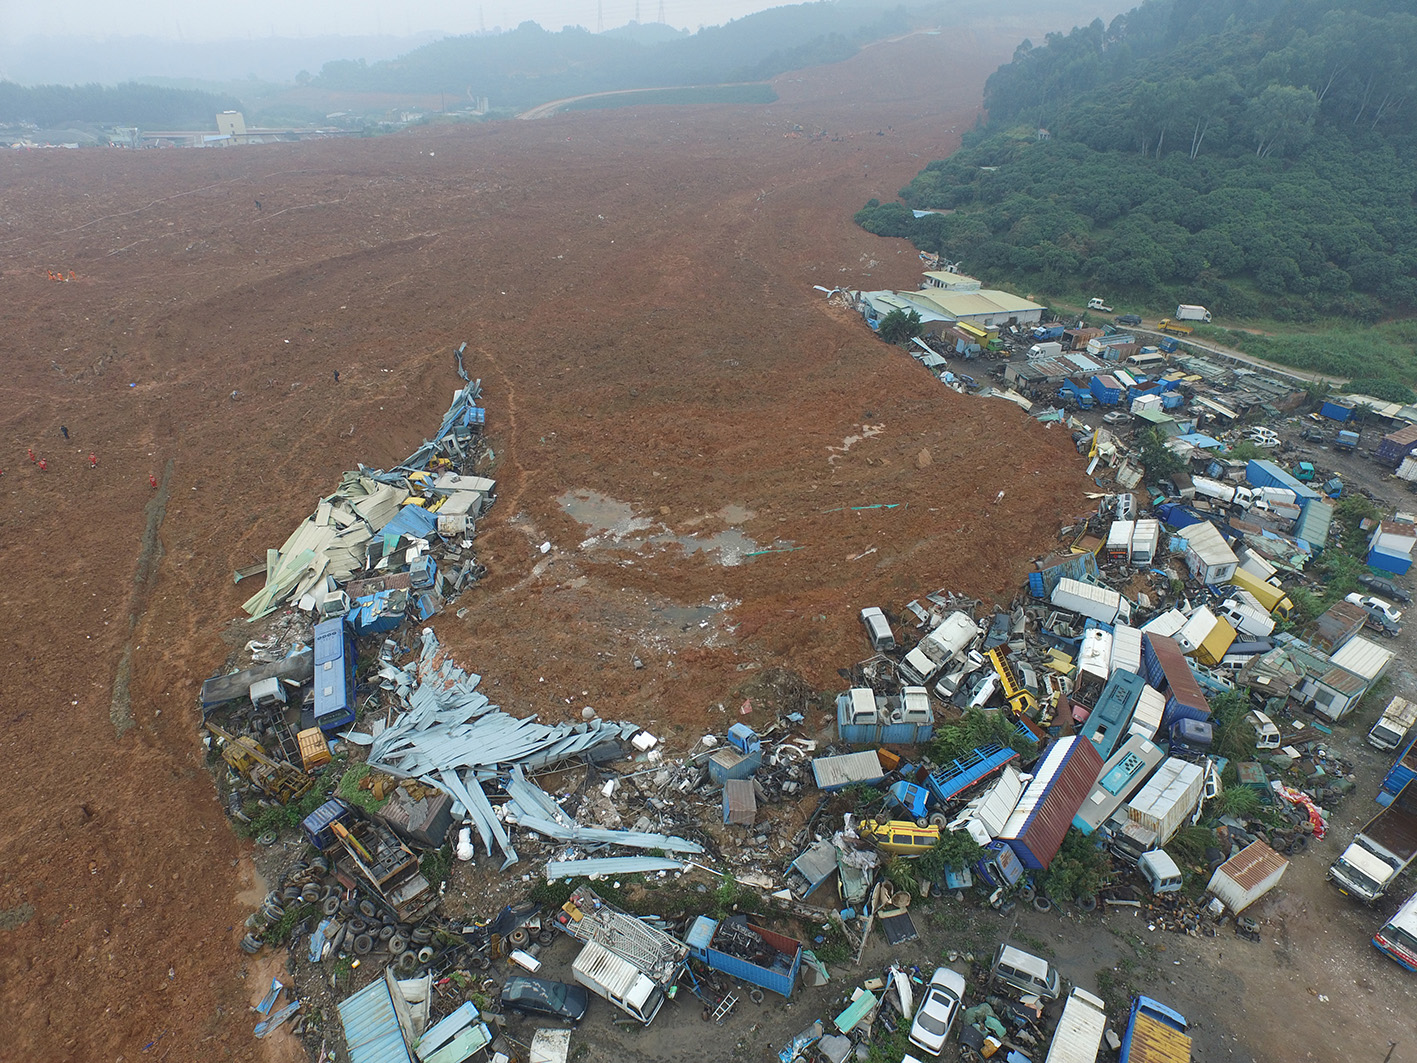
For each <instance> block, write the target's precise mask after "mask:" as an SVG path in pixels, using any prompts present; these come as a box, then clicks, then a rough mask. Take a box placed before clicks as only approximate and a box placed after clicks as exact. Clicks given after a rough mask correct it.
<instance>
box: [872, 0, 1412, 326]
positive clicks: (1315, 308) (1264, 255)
mask: <svg viewBox="0 0 1417 1063" xmlns="http://www.w3.org/2000/svg"><path fill="white" fill-rule="evenodd" d="M985 103H986V106H987V108H988V113H989V120H988V122H987V123H986V124H984V125H982V126H981V128H980V129H978V130H976V131H975V132H973V133H971V134H970V135H969V137H967V138H966V142H965V147H964V148H963V149H962V150H961V151H959V152H957V153H956V154H955V155H953V156H951V157H950V158H948V159H945V160H942V161H938V162H932V163H930V164H929V165H928V166H927V167H926V168H925V170H924V171H923V172H921V173H920V174H919V175H918V176H917V177H916V178H915V179H914V180H913V181H912V182H911V183H910V185H908V186H907V187H906V188H905V189H903V190H902V191H901V198H902V199H903V200H904V203H905V206H902V205H900V204H883V205H882V204H874V201H873V204H874V205H872V204H868V206H867V207H866V208H865V209H863V210H862V211H861V212H860V213H859V214H858V215H857V220H858V222H860V224H862V225H863V226H865V227H866V228H868V229H870V230H871V231H872V232H877V233H880V234H883V235H891V236H908V237H910V238H911V239H913V240H914V241H915V243H916V244H917V245H918V246H919V247H921V248H922V249H925V250H930V251H936V252H940V253H942V254H944V255H946V256H948V257H949V258H951V259H962V260H963V262H964V266H965V268H966V269H968V270H970V271H972V272H976V273H983V274H985V275H990V274H992V275H994V276H999V277H1004V276H1008V277H1013V278H1016V279H1020V280H1023V279H1027V280H1028V281H1029V282H1030V283H1032V284H1033V285H1035V286H1036V287H1037V288H1039V289H1041V290H1050V289H1051V290H1071V289H1074V288H1077V287H1080V286H1082V285H1085V284H1090V285H1097V286H1100V287H1102V288H1105V289H1106V290H1107V291H1109V292H1112V293H1114V294H1116V295H1117V296H1118V297H1121V296H1122V295H1128V296H1131V297H1134V298H1137V299H1143V300H1146V301H1148V302H1149V303H1151V304H1152V305H1155V306H1157V307H1162V306H1165V305H1166V304H1167V303H1168V302H1170V303H1174V302H1188V303H1203V304H1205V305H1206V306H1208V307H1209V308H1210V309H1211V310H1212V311H1213V312H1216V313H1223V314H1226V315H1228V316H1231V317H1244V316H1248V315H1254V314H1264V315H1266V316H1269V317H1274V318H1277V319H1280V320H1285V319H1289V320H1308V319H1311V318H1313V317H1315V316H1316V315H1320V314H1338V315H1345V316H1349V317H1356V318H1360V319H1368V320H1372V319H1375V318H1376V317H1378V316H1379V315H1380V314H1381V313H1382V312H1383V311H1384V310H1392V309H1400V308H1410V307H1412V306H1414V305H1417V213H1415V212H1414V211H1413V209H1412V206H1413V199H1414V194H1417V167H1414V165H1413V164H1414V162H1417V13H1414V11H1413V9H1412V6H1411V4H1410V3H1406V2H1402V0H1147V2H1146V3H1144V4H1142V5H1141V6H1140V7H1138V8H1136V9H1134V10H1133V11H1130V12H1128V13H1126V14H1124V15H1119V16H1118V17H1117V18H1115V19H1114V20H1113V21H1112V23H1111V24H1110V25H1107V26H1104V25H1103V23H1102V22H1101V21H1095V22H1093V23H1092V24H1091V25H1089V26H1085V27H1081V28H1078V29H1075V30H1073V31H1072V33H1070V34H1066V35H1065V34H1050V35H1049V37H1048V39H1047V41H1046V42H1045V44H1043V45H1042V46H1039V47H1034V46H1033V45H1032V44H1031V43H1030V42H1028V41H1025V42H1024V43H1023V44H1021V45H1020V46H1019V47H1018V49H1017V50H1016V51H1015V54H1014V59H1013V62H1011V63H1009V64H1007V65H1005V66H1003V67H1001V68H1000V69H999V70H998V71H996V72H995V73H994V74H993V75H992V76H991V77H990V79H989V82H988V86H987V88H986V92H985ZM1044 131H1046V133H1045V132H1044ZM907 207H908V208H915V209H917V210H930V211H937V212H942V213H930V214H926V215H925V216H923V217H920V218H916V217H914V216H913V215H912V213H911V211H910V210H908V209H906V208H907Z"/></svg>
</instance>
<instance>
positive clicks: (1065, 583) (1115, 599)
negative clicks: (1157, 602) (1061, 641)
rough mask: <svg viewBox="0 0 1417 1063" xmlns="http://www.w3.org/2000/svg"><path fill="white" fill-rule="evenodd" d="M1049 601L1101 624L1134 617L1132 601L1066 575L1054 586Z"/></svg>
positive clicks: (1125, 620) (1104, 588)
mask: <svg viewBox="0 0 1417 1063" xmlns="http://www.w3.org/2000/svg"><path fill="white" fill-rule="evenodd" d="M1049 601H1050V602H1051V603H1052V604H1053V605H1055V606H1057V607H1058V608H1059V609H1066V610H1068V611H1069V612H1072V613H1078V614H1079V615H1081V616H1090V617H1092V619H1094V620H1096V621H1097V622H1098V623H1101V624H1115V623H1116V622H1117V621H1119V620H1120V621H1122V622H1123V623H1126V622H1127V621H1129V620H1131V618H1132V603H1131V602H1129V601H1127V599H1125V598H1123V597H1122V596H1121V595H1120V594H1118V593H1117V592H1116V591H1114V590H1109V589H1108V588H1106V587H1099V586H1097V585H1096V584H1093V583H1083V582H1082V581H1081V580H1075V579H1069V578H1068V577H1067V576H1064V577H1063V578H1062V579H1060V580H1059V581H1058V585H1057V586H1056V587H1054V588H1053V596H1052V597H1051V598H1050V599H1049Z"/></svg>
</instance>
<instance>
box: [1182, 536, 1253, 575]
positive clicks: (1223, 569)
mask: <svg viewBox="0 0 1417 1063" xmlns="http://www.w3.org/2000/svg"><path fill="white" fill-rule="evenodd" d="M1182 534H1183V535H1184V536H1185V539H1186V565H1187V566H1188V567H1189V568H1190V570H1191V575H1192V576H1194V577H1195V578H1196V579H1198V580H1201V581H1202V582H1204V583H1228V582H1229V581H1230V577H1231V576H1233V575H1234V574H1235V568H1236V566H1238V565H1239V563H1240V559H1239V558H1237V557H1236V556H1235V551H1234V550H1231V549H1230V545H1229V544H1228V543H1227V542H1226V541H1225V537H1224V536H1222V535H1221V534H1220V532H1219V531H1217V530H1216V527H1215V525H1214V524H1210V523H1208V522H1206V521H1201V522H1200V523H1199V524H1192V525H1189V526H1188V527H1186V528H1183V529H1182Z"/></svg>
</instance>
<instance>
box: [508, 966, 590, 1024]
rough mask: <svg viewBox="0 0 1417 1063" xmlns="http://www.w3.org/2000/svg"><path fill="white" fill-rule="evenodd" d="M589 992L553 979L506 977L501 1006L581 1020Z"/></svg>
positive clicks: (581, 987)
mask: <svg viewBox="0 0 1417 1063" xmlns="http://www.w3.org/2000/svg"><path fill="white" fill-rule="evenodd" d="M589 1001H590V995H589V994H588V993H587V992H586V989H585V986H580V985H570V984H568V983H566V982H552V981H549V980H548V979H545V978H523V977H521V976H519V975H518V976H515V977H512V978H508V979H507V980H506V982H504V983H503V985H502V1009H503V1010H504V1011H523V1012H526V1013H527V1014H528V1015H549V1016H551V1017H552V1018H555V1019H566V1020H568V1021H570V1022H580V1021H581V1019H582V1018H583V1017H584V1016H585V1009H586V1005H587V1003H589Z"/></svg>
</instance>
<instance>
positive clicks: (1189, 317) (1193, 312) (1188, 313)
mask: <svg viewBox="0 0 1417 1063" xmlns="http://www.w3.org/2000/svg"><path fill="white" fill-rule="evenodd" d="M1176 320H1177V321H1204V322H1206V323H1207V324H1209V322H1210V311H1209V310H1207V309H1206V308H1205V307H1203V306H1196V305H1194V304H1192V303H1182V304H1181V305H1180V306H1178V307H1176Z"/></svg>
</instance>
